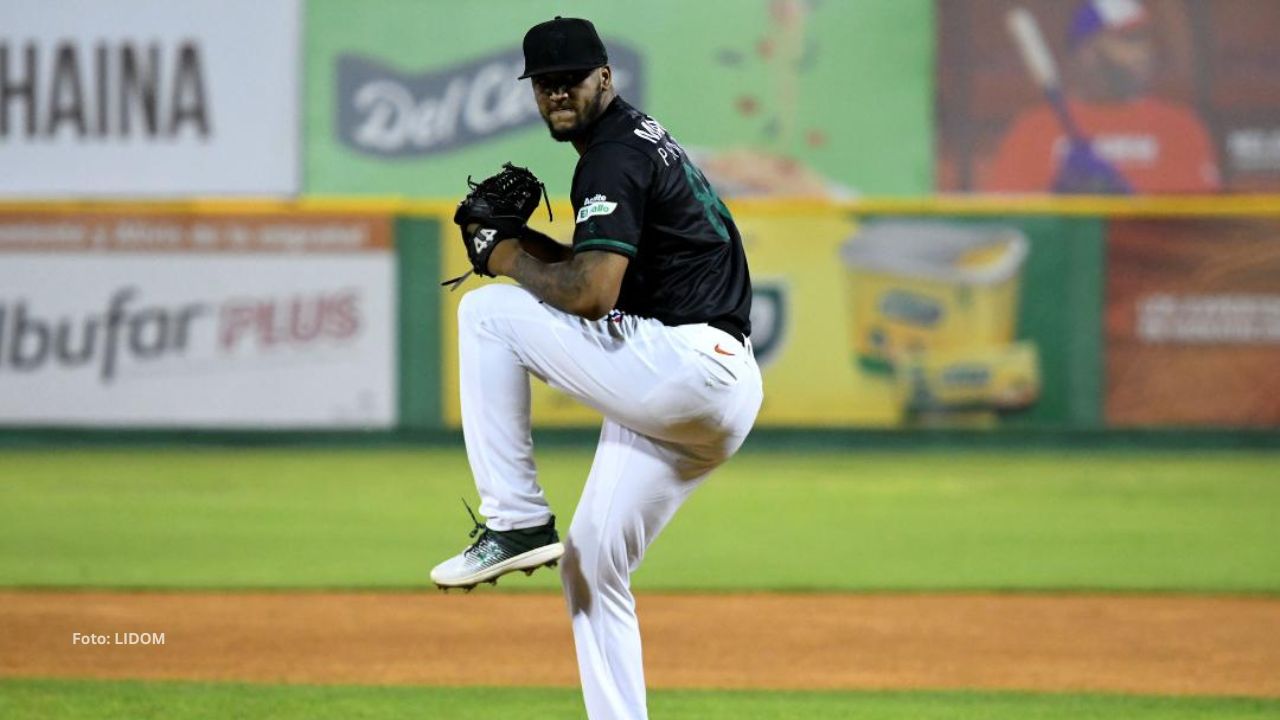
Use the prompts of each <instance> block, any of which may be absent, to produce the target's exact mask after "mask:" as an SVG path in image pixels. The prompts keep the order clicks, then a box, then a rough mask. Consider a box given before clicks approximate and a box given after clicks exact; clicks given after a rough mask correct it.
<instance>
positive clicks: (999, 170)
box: [979, 98, 1222, 193]
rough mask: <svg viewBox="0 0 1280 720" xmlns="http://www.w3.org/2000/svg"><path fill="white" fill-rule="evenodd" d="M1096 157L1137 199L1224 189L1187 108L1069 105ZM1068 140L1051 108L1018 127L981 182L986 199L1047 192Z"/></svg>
mask: <svg viewBox="0 0 1280 720" xmlns="http://www.w3.org/2000/svg"><path fill="white" fill-rule="evenodd" d="M1068 106H1069V108H1070V113H1071V116H1072V118H1073V119H1074V120H1075V123H1076V125H1077V126H1078V127H1079V128H1080V130H1081V132H1083V133H1084V134H1085V135H1086V136H1087V137H1088V138H1089V139H1090V141H1091V142H1090V144H1091V146H1092V148H1093V152H1094V154H1095V155H1096V156H1097V157H1098V158H1100V159H1101V160H1103V161H1104V162H1106V163H1108V164H1110V165H1111V166H1112V167H1113V168H1115V170H1117V171H1118V172H1119V173H1120V174H1121V175H1122V176H1124V178H1125V180H1127V181H1128V183H1129V185H1130V186H1131V187H1132V188H1133V189H1134V191H1135V192H1139V193H1200V192H1203V193H1210V192H1217V191H1219V190H1220V189H1221V185H1222V182H1221V179H1220V177H1219V173H1218V160H1217V154H1216V152H1215V151H1214V147H1213V143H1212V141H1211V140H1210V139H1209V134H1208V132H1206V130H1205V128H1204V126H1203V125H1202V124H1201V122H1200V120H1199V118H1197V117H1196V115H1195V114H1194V113H1193V112H1192V111H1190V110H1188V109H1187V108H1185V107H1182V106H1179V105H1174V104H1172V103H1169V102H1166V101H1163V100H1158V99H1155V98H1142V99H1139V100H1134V101H1132V102H1128V103H1121V104H1105V105H1104V104H1094V103H1086V102H1082V101H1079V100H1071V101H1069V102H1068ZM1069 146H1070V141H1069V139H1068V137H1067V134H1066V133H1065V132H1064V131H1063V129H1062V126H1061V125H1060V124H1059V122H1058V120H1057V118H1056V117H1055V116H1054V113H1053V110H1052V109H1050V107H1049V106H1048V105H1042V106H1040V107H1037V108H1034V109H1032V110H1028V111H1027V112H1025V113H1023V114H1022V115H1020V116H1019V117H1018V118H1017V119H1016V120H1015V121H1014V123H1013V125H1012V127H1011V128H1010V130H1009V132H1008V133H1007V134H1006V135H1005V137H1004V140H1003V141H1001V143H1000V148H999V150H998V151H997V152H996V155H995V158H994V159H993V160H992V162H991V164H990V165H989V166H988V167H987V168H985V172H981V173H980V175H979V187H980V189H981V190H984V191H988V192H1050V191H1051V190H1052V189H1053V187H1054V179H1055V177H1056V176H1057V174H1058V171H1059V167H1060V164H1061V162H1062V161H1063V159H1064V158H1065V157H1066V156H1067V151H1068V149H1069Z"/></svg>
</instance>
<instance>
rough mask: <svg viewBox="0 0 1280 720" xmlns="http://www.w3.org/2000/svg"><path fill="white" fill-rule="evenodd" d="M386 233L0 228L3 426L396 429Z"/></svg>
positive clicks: (202, 225)
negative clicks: (394, 426)
mask: <svg viewBox="0 0 1280 720" xmlns="http://www.w3.org/2000/svg"><path fill="white" fill-rule="evenodd" d="M392 244H393V241H392V235H391V222H390V220H389V219H388V218H369V217H346V216H341V215H306V216H285V215H246V216H233V215H216V216H193V215H159V214H157V215H136V214H119V215H65V216H58V215H25V216H24V215H4V216H0V424H3V425H11V426H13V425H20V426H95V427H99V426H110V427H154V428H175V427H179V428H280V429H283V428H313V429H319V428H389V427H392V426H393V425H394V424H395V422H396V421H397V417H396V407H397V405H396V379H395V372H396V360H395V353H396V337H395V334H394V328H395V327H396V317H397V313H396V306H395V297H396V281H395V261H394V256H393V252H392Z"/></svg>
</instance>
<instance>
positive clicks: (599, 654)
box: [431, 17, 762, 720]
mask: <svg viewBox="0 0 1280 720" xmlns="http://www.w3.org/2000/svg"><path fill="white" fill-rule="evenodd" d="M524 57H525V72H524V75H522V76H521V78H530V79H531V80H532V83H531V84H532V89H533V96H534V100H535V101H536V102H537V105H538V110H539V111H540V113H541V115H542V117H543V119H544V120H545V121H546V123H547V128H548V129H549V130H550V132H551V137H552V138H554V139H555V140H557V141H559V142H568V143H571V144H572V145H573V147H574V149H575V150H576V151H577V153H578V156H579V157H578V164H577V167H576V169H575V170H574V174H573V185H572V192H571V199H572V202H573V208H574V212H575V216H574V222H575V225H574V233H573V244H572V245H571V246H565V245H562V244H560V243H558V242H556V241H555V240H553V239H552V238H550V237H547V236H545V235H543V234H541V233H539V232H536V231H534V230H532V229H530V228H529V227H528V226H527V225H526V221H527V220H528V218H529V216H530V215H531V214H532V213H533V211H534V210H535V209H536V208H537V206H538V204H539V201H540V199H541V198H542V197H543V195H544V194H545V190H543V189H542V187H541V184H540V183H539V182H538V181H537V179H536V178H535V177H534V176H533V175H532V173H530V172H528V171H527V170H525V169H523V168H519V167H516V166H513V165H510V164H508V165H507V166H505V167H504V168H503V170H502V172H500V173H499V174H498V175H496V176H494V177H492V178H489V179H487V180H485V181H483V182H480V183H473V185H472V189H471V192H470V194H468V196H467V198H466V199H465V200H463V201H462V203H461V204H460V205H459V207H458V211H457V213H456V214H455V217H454V220H455V222H456V223H457V224H458V226H459V228H460V230H461V234H462V241H463V243H464V244H465V246H466V249H467V254H468V257H469V258H470V260H471V264H472V271H473V272H474V273H476V274H478V275H483V276H499V275H503V276H506V277H510V278H513V279H514V280H515V281H516V282H517V283H519V286H518V287H516V286H511V285H502V284H494V285H486V286H484V287H480V288H477V289H474V290H472V291H470V292H468V293H467V294H466V296H465V297H463V299H462V302H461V304H460V306H459V308H458V326H459V327H458V332H459V335H460V338H459V361H460V363H459V366H460V386H461V395H462V397H461V401H462V425H463V433H464V435H465V437H466V445H467V458H468V460H469V461H470V464H471V471H472V473H473V474H474V476H475V481H476V487H477V489H478V491H479V495H480V500H481V502H480V513H481V514H482V515H483V516H484V517H485V518H486V520H487V522H486V523H485V524H481V523H479V522H478V521H475V520H474V518H473V521H474V522H475V524H476V527H475V529H474V530H473V531H472V537H474V538H475V541H474V542H473V543H472V544H471V545H470V546H469V547H467V548H466V549H465V550H463V551H462V552H461V553H460V554H458V555H456V556H454V557H452V558H449V559H448V560H446V561H444V562H443V563H441V564H440V565H438V566H436V567H435V569H433V570H432V571H431V579H432V581H433V582H435V583H436V584H437V585H439V586H441V587H444V588H450V587H463V588H471V587H474V586H475V585H476V584H478V583H484V582H496V581H497V579H498V578H499V577H500V576H502V575H504V574H506V573H509V572H514V571H517V570H520V571H525V572H533V570H534V569H536V568H538V567H541V566H551V565H555V564H556V563H557V562H559V564H560V575H561V578H562V581H563V585H564V593H565V598H566V600H567V602H568V606H569V613H570V615H571V617H572V622H573V633H574V641H575V644H576V646H577V655H578V666H579V670H580V673H581V677H582V690H583V696H584V700H585V702H586V707H587V712H588V715H589V716H590V717H592V718H597V719H600V718H609V719H611V720H620V719H624V718H644V717H647V710H646V703H645V684H644V670H643V665H642V661H641V649H640V628H639V625H638V623H637V619H636V611H635V600H634V598H633V596H632V594H631V587H630V585H631V573H632V572H633V571H634V570H635V569H636V568H637V567H638V566H639V564H640V561H641V559H642V558H643V557H644V553H645V549H646V548H647V547H648V546H649V544H650V543H652V542H653V540H654V539H655V538H656V537H657V536H658V533H660V532H661V531H662V529H663V527H664V526H665V525H666V524H667V522H668V521H670V520H671V517H672V515H674V514H675V512H676V510H677V509H678V508H679V507H680V505H681V504H682V503H683V502H684V501H685V499H686V498H688V497H689V494H690V493H692V492H693V490H694V489H695V488H697V487H698V486H699V485H700V484H701V483H702V482H703V481H704V480H705V479H706V478H707V476H708V474H709V473H711V471H712V470H714V469H715V468H716V467H718V466H719V465H720V464H721V463H723V462H724V461H725V460H727V459H728V458H729V457H730V456H731V455H733V453H734V452H735V451H737V449H738V447H739V446H740V445H741V444H742V442H743V440H744V439H745V438H746V436H747V433H748V432H749V431H750V429H751V426H752V424H753V423H754V422H755V418H756V413H757V412H758V411H759V409H760V402H761V399H762V387H761V382H760V370H759V368H758V367H757V365H756V361H755V358H754V356H753V355H752V350H751V343H750V340H749V337H750V334H751V324H750V322H749V320H748V317H749V314H750V310H751V278H750V274H749V273H748V271H747V259H746V255H745V254H744V252H743V248H742V237H741V236H740V235H739V233H738V228H737V226H736V225H735V224H734V221H733V217H732V216H731V215H730V214H729V210H728V208H726V207H725V205H724V203H723V202H721V201H720V198H719V197H718V196H717V194H716V192H715V191H714V190H713V189H712V188H711V186H710V185H709V184H708V183H707V180H706V178H705V177H704V176H703V174H702V172H701V171H700V170H699V169H698V168H697V167H696V166H694V164H693V163H692V162H690V160H689V157H688V155H687V154H686V153H685V151H684V148H682V147H681V146H680V144H679V143H678V142H676V141H675V139H674V138H672V137H671V135H670V134H669V133H668V132H667V131H666V129H665V128H663V127H662V125H660V124H659V123H658V122H657V121H655V120H654V119H653V118H651V117H649V116H647V115H645V114H644V113H642V112H641V111H639V110H637V109H636V108H634V107H632V106H631V105H629V104H628V103H627V102H626V101H624V100H623V99H622V98H621V97H618V96H617V94H616V92H615V89H614V85H613V72H612V70H611V69H610V67H609V59H608V56H607V54H606V50H605V47H604V44H603V43H602V42H601V40H600V38H599V36H598V35H597V34H596V30H595V27H594V26H593V25H592V24H591V23H590V22H589V21H587V20H581V19H574V18H560V17H557V18H555V19H554V20H551V21H549V22H545V23H541V24H539V25H536V26H534V27H533V28H532V29H530V30H529V32H528V33H527V34H526V35H525V38H524ZM461 281H462V279H457V280H455V281H452V282H455V283H460V282H461ZM530 375H532V376H534V377H537V378H538V379H539V380H542V381H543V382H546V383H548V384H550V385H551V386H552V387H554V388H556V389H558V390H560V391H561V392H565V393H568V394H569V395H572V396H573V397H575V398H577V399H578V400H580V401H582V402H584V403H586V404H588V405H590V406H591V407H594V408H595V409H597V410H599V411H600V413H601V414H603V415H604V425H603V427H602V429H601V431H600V441H599V445H598V447H597V449H596V455H595V460H594V463H593V465H592V467H591V472H590V474H589V475H588V477H587V480H586V485H585V487H584V488H583V491H582V497H581V499H580V500H579V502H578V508H577V511H576V513H575V514H574V517H573V522H572V524H571V525H570V526H569V530H568V533H567V536H566V537H565V539H564V542H563V544H562V543H561V542H560V538H559V536H558V534H557V532H556V526H555V516H554V515H553V514H552V511H551V508H550V507H549V506H548V503H547V500H546V497H545V496H544V494H543V491H542V488H541V487H540V486H539V484H538V476H537V472H536V468H535V466H534V461H533V445H532V441H531V438H530V420H529V376H530Z"/></svg>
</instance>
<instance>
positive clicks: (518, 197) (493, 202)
mask: <svg viewBox="0 0 1280 720" xmlns="http://www.w3.org/2000/svg"><path fill="white" fill-rule="evenodd" d="M467 185H468V186H470V187H471V192H469V193H467V196H466V197H465V198H463V199H462V202H460V203H458V209H457V211H455V212H454V213H453V221H454V222H455V223H457V225H458V229H459V230H461V231H462V244H463V246H465V247H466V248H467V259H469V260H470V261H471V269H470V270H468V271H467V272H465V273H463V274H462V275H459V276H458V277H456V278H453V279H451V280H445V281H444V282H443V283H440V284H441V285H449V286H450V288H449V289H450V290H457V289H458V286H460V285H462V283H463V281H465V280H466V279H467V278H468V277H470V275H471V274H472V273H475V274H476V275H483V276H486V277H493V273H491V272H489V256H490V255H492V254H493V249H494V247H496V246H497V244H498V241H499V240H505V239H507V238H515V237H519V236H520V231H521V230H523V229H524V226H525V224H526V223H528V222H529V217H530V216H532V215H533V211H534V210H537V209H538V205H539V204H540V203H541V202H542V201H543V200H547V218H548V219H552V218H551V201H550V199H548V198H547V186H546V185H543V184H542V182H541V181H540V180H538V178H537V176H536V175H534V174H533V173H532V172H529V170H528V168H522V167H519V166H517V165H512V164H511V163H505V164H504V165H503V166H502V170H501V171H499V172H498V174H496V175H493V176H491V177H488V178H485V179H484V180H483V181H481V182H478V183H477V182H474V181H472V180H471V176H470V175H468V176H467ZM472 226H475V228H474V232H471V233H468V232H467V228H469V227H472Z"/></svg>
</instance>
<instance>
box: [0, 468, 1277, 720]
mask: <svg viewBox="0 0 1280 720" xmlns="http://www.w3.org/2000/svg"><path fill="white" fill-rule="evenodd" d="M590 459H591V456H590V453H589V451H587V450H564V449H557V450H550V451H546V452H541V453H540V454H539V463H540V468H541V470H542V473H543V475H542V477H543V478H544V483H545V485H546V488H547V492H548V495H549V497H550V498H551V500H552V502H553V505H554V507H555V508H556V510H557V512H558V513H559V514H560V517H561V523H562V527H567V524H568V520H569V517H570V515H571V514H572V510H573V506H574V503H575V502H576V499H577V493H578V490H579V488H580V485H581V482H582V478H583V477H584V475H585V473H586V471H587V468H588V466H589V464H590ZM474 494H475V492H474V488H473V487H472V485H471V481H470V477H469V473H468V471H467V467H466V461H465V456H464V453H463V452H462V450H461V449H460V448H450V449H431V450H416V451H409V450H398V451H386V450H358V451H339V450H324V451H300V450H217V449H206V450H163V451H143V450H94V451H80V452H66V451H62V452H58V453H52V452H40V451H8V452H0V586H5V587H68V588H82V587H94V588H209V589H220V588H228V589H229V588H279V589H286V590H287V589H291V588H322V587H326V588H356V589H359V588H370V589H372V588H403V589H420V588H424V587H425V586H426V584H427V583H426V572H427V569H428V568H429V567H430V566H431V565H432V564H433V563H435V562H436V561H438V560H440V559H441V558H443V557H444V556H446V555H448V554H450V553H452V552H455V551H457V550H458V549H459V548H461V547H462V546H463V545H464V544H465V543H466V541H467V537H466V533H467V531H468V530H469V529H470V526H469V522H468V520H467V516H466V513H465V511H464V510H463V508H462V504H461V502H459V500H458V498H459V497H460V496H466V497H468V498H473V497H474ZM744 547H749V548H750V549H751V556H750V557H747V555H746V554H745V553H744V552H743V551H742V550H743V548H744ZM554 582H555V575H554V574H553V573H539V574H536V575H534V577H533V578H527V579H526V578H520V581H519V582H513V583H510V584H504V585H503V586H501V587H500V588H498V589H497V590H496V591H497V592H520V591H524V590H543V591H545V590H548V589H550V588H551V586H552V585H553V583H554ZM636 586H637V588H638V589H640V590H642V591H643V590H659V589H661V590H716V591H750V590H761V589H776V590H794V591H800V590H815V591H829V592H861V591H883V590H909V591H922V592H924V591H938V590H958V589H963V590H997V591H1000V590H1016V591H1037V590H1067V591H1076V590H1104V591H1122V592H1123V591H1157V592H1197V593H1240V592H1247V593H1265V594H1275V593H1277V592H1280V455H1276V454H1268V453H1261V452H1260V453H1239V452H1230V453H1229V452H1143V451H1111V452H1097V453H1092V454H1088V453H1083V452H1065V451H1063V452H1043V451H1036V452H1030V451H1029V452H1014V451H995V452H976V451H956V452H943V451H936V450H935V451H929V452H914V453H911V452H851V453H845V452H831V453H801V452H782V451H777V452H767V451H755V452H746V453H744V454H742V455H741V456H740V457H738V458H735V459H734V461H732V462H731V463H730V464H729V465H728V466H726V467H725V468H723V469H722V470H721V471H720V472H719V473H718V474H717V475H716V476H715V477H714V478H713V479H712V480H711V481H710V482H709V483H708V484H707V485H706V486H705V487H704V488H702V489H701V490H699V491H698V493H696V494H695V495H694V497H693V498H692V499H691V500H690V502H689V503H688V505H687V506H686V507H685V508H684V509H683V510H682V511H681V513H680V514H679V515H678V516H677V518H676V520H675V521H674V522H673V523H672V525H671V526H670V528H669V529H668V531H667V532H666V534H665V535H664V536H663V537H662V538H661V539H660V540H659V542H658V543H657V544H656V545H655V546H654V547H653V548H652V550H651V552H650V554H649V556H648V558H647V559H646V562H645V565H644V566H643V568H642V569H641V571H640V573H639V575H638V576H637V578H636ZM651 710H652V714H653V716H654V717H655V718H697V719H699V720H701V719H711V720H715V719H719V718H723V719H725V720H729V719H733V720H763V719H766V718H779V719H781V718H797V717H821V718H846V717H847V718H855V717H856V718H871V719H880V718H884V719H889V718H925V719H928V718H939V719H941V718H993V719H995V720H1004V719H1005V718H1008V719H1009V720H1014V719H1018V720H1027V719H1030V720H1036V719H1045V720H1049V719H1057V718H1062V719H1064V720H1065V719H1067V718H1071V719H1073V720H1075V719H1078V718H1114V717H1124V718H1138V719H1145V718H1162V719H1164V718H1168V719H1180V718H1229V719H1230V718H1262V717H1276V716H1277V715H1280V700H1258V699H1239V698H1216V697H1199V698H1197V697H1179V698H1166V697H1145V696H1122V695H1091V694H1037V693H992V692H892V693H890V692H841V693H832V692H763V691H761V692H717V691H661V690H659V691H654V692H653V693H652V696H651ZM581 716H582V710H581V700H580V698H579V696H578V693H577V692H576V691H574V690H572V689H536V688H430V687H312V686H273V685H250V684H239V683H189V682H141V681H90V680H39V679H0V717H3V718H6V719H7V718H58V719H64V718H65V719H70V718H90V717H94V718H96V717H121V718H124V717H128V718H165V719H166V720H168V719H176V720H198V719H200V718H226V717H240V718H282V719H284V720H292V719H294V718H297V719H301V718H344V719H347V718H392V717H396V718H399V717H420V718H449V719H452V718H459V719H466V718H481V717H485V718H487V717H519V718H522V719H527V720H538V719H540V718H569V717H581Z"/></svg>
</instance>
